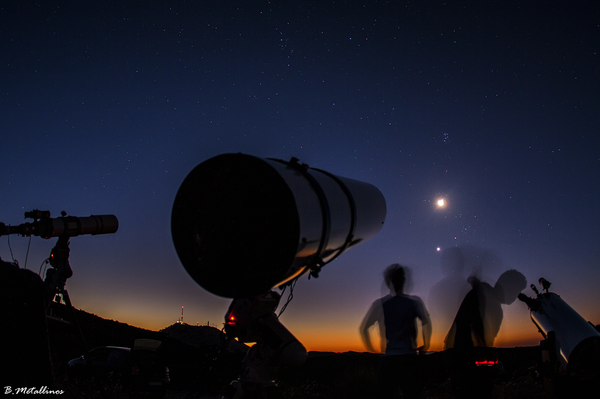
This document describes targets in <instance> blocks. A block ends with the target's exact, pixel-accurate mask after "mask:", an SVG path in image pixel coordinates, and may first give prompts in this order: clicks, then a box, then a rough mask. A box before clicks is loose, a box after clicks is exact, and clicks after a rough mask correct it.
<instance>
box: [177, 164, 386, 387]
mask: <svg viewBox="0 0 600 399" xmlns="http://www.w3.org/2000/svg"><path fill="white" fill-rule="evenodd" d="M385 215H386V204H385V198H384V197H383V195H382V194H381V192H380V191H379V190H378V189H377V188H376V187H375V186H373V185H371V184H368V183H363V182H360V181H356V180H352V179H348V178H345V177H338V176H335V175H332V174H331V173H328V172H325V171H323V170H320V169H314V168H309V167H308V166H307V165H305V164H302V163H300V162H298V160H297V159H296V158H292V159H291V160H290V161H289V162H285V161H282V160H277V159H261V158H257V157H253V156H251V155H245V154H222V155H218V156H216V157H214V158H211V159H208V160H207V161H204V162H202V163H201V164H199V165H198V166H196V168H194V169H193V170H192V171H191V172H190V174H189V175H188V176H187V177H186V178H185V180H184V181H183V183H182V184H181V187H180V188H179V191H178V192H177V196H176V197H175V201H174V204H173V211H172V214H171V234H172V236H173V243H174V245H175V250H176V251H177V254H178V255H179V259H180V260H181V263H182V264H183V266H184V267H185V269H186V270H187V272H188V273H189V275H190V276H191V277H192V278H193V279H194V280H195V281H196V283H198V284H199V285H200V286H202V287H203V288H205V289H206V290H208V291H210V292H212V293H213V294H216V295H220V296H224V297H230V298H234V300H233V301H232V303H231V306H230V308H229V310H228V311H227V314H226V315H225V331H226V332H227V336H228V337H229V338H230V339H233V338H237V339H239V340H240V341H241V342H256V345H254V346H253V347H252V348H251V350H250V351H249V352H248V354H247V356H246V359H245V360H244V364H243V372H242V375H241V376H240V379H239V380H237V381H234V382H233V383H232V386H234V387H235V396H234V397H235V398H246V397H253V398H254V397H265V398H266V397H270V396H271V395H273V393H270V392H272V391H273V390H274V389H275V390H276V384H275V383H274V380H273V379H274V376H275V372H276V370H277V368H278V367H279V366H280V365H288V366H293V365H299V364H302V363H303V362H304V360H305V358H306V349H305V348H304V346H303V345H302V344H301V343H300V342H299V341H298V340H297V339H296V338H295V337H294V335H293V334H292V333H291V332H290V331H288V330H287V329H286V328H285V327H284V326H283V324H281V322H280V321H279V319H278V318H277V316H275V310H276V308H277V306H278V304H279V299H280V295H279V294H277V293H276V292H274V291H272V290H271V289H272V288H274V287H279V286H283V285H286V284H288V285H291V287H292V288H293V282H295V281H297V278H298V277H300V276H302V275H304V274H305V273H310V275H311V276H314V277H318V275H319V272H320V270H321V268H322V267H323V266H324V265H326V264H327V263H329V262H331V261H332V260H334V259H335V258H337V257H338V256H339V255H341V254H342V253H343V252H344V251H346V250H347V249H348V248H350V247H352V246H354V245H356V244H358V243H360V242H362V241H364V240H367V239H370V238H372V237H373V236H375V235H376V234H377V233H378V232H379V231H380V230H381V228H382V226H383V222H384V220H385ZM290 298H291V296H290Z"/></svg>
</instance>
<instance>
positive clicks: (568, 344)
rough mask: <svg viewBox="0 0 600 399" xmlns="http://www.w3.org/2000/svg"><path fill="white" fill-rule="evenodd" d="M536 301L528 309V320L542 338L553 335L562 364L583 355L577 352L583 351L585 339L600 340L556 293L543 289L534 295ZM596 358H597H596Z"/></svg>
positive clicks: (588, 325)
mask: <svg viewBox="0 0 600 399" xmlns="http://www.w3.org/2000/svg"><path fill="white" fill-rule="evenodd" d="M536 301H537V302H535V306H534V307H533V308H531V310H530V315H531V320H532V321H533V323H534V324H535V325H536V326H537V327H538V329H539V330H540V332H541V333H542V335H543V336H544V337H546V338H547V337H548V336H549V335H551V333H553V334H554V339H555V340H556V350H557V354H559V355H560V356H559V359H560V361H561V363H562V365H563V366H564V367H565V368H566V367H567V366H568V365H569V367H570V368H572V367H573V365H572V364H570V363H573V360H574V358H576V359H578V358H580V357H582V356H583V355H584V354H578V352H581V351H584V352H585V351H586V350H585V349H584V348H585V346H586V342H587V341H589V340H595V341H598V340H600V333H599V332H598V331H596V329H595V328H594V327H593V326H592V325H591V324H590V323H588V322H587V321H586V320H585V319H584V318H583V317H581V315H580V314H579V313H577V312H576V311H575V309H573V308H572V307H571V306H569V304H567V303H566V302H565V301H564V300H563V299H562V298H561V297H560V296H559V295H557V294H555V293H553V292H547V293H544V294H540V295H538V297H537V299H536ZM596 361H600V358H597V359H596Z"/></svg>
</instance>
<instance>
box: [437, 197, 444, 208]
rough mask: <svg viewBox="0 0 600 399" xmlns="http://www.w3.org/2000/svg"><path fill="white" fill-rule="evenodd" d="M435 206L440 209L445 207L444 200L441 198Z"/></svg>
mask: <svg viewBox="0 0 600 399" xmlns="http://www.w3.org/2000/svg"><path fill="white" fill-rule="evenodd" d="M437 204H438V206H440V207H442V206H444V205H446V201H444V199H443V198H441V199H439V200H438V201H437Z"/></svg>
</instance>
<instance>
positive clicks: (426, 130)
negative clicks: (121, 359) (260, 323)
mask: <svg viewBox="0 0 600 399" xmlns="http://www.w3.org/2000/svg"><path fill="white" fill-rule="evenodd" d="M5 3H7V2H5ZM8 3H10V4H8V5H7V4H3V5H2V7H1V8H0V132H1V137H2V146H1V148H2V156H1V157H0V169H1V170H2V178H1V179H0V222H4V223H6V224H12V225H16V224H19V223H23V222H25V221H26V220H25V219H24V218H23V214H24V212H25V211H30V210H32V209H42V210H50V211H51V212H52V216H53V217H57V216H60V211H63V210H64V211H66V212H67V213H68V214H69V215H71V216H89V215H90V214H114V215H116V216H117V217H118V219H119V223H120V227H119V230H118V232H117V233H115V234H111V235H99V236H90V235H86V236H80V237H74V238H72V239H71V258H70V261H71V266H72V268H73V271H74V275H73V277H72V278H71V279H69V280H68V283H67V287H66V288H67V289H68V291H69V293H70V297H71V300H72V302H73V305H74V306H75V307H77V308H80V309H84V310H86V311H88V312H91V313H95V314H97V315H99V316H102V317H104V318H108V319H114V320H118V321H121V322H125V323H128V324H131V325H135V326H139V327H144V328H149V329H154V330H158V329H160V328H164V327H166V326H168V325H171V324H173V323H174V322H175V321H177V320H178V318H179V316H180V312H181V306H185V310H184V311H185V313H184V321H185V322H188V323H190V324H196V323H200V324H207V323H210V324H211V325H215V326H216V327H218V328H221V327H222V325H223V324H222V323H223V317H224V314H225V311H226V310H227V307H228V305H229V302H230V300H229V299H226V298H220V297H217V296H215V295H213V294H210V293H209V292H207V291H205V290H204V289H203V288H201V287H200V286H198V285H196V283H195V282H194V281H193V280H192V279H191V278H190V277H189V276H188V274H187V272H186V271H185V269H184V268H183V267H182V266H181V263H180V262H179V259H178V257H177V254H176V252H175V249H174V247H173V243H172V239H171V232H170V215H171V209H172V205H173V201H174V198H175V195H176V193H177V190H178V188H179V186H180V184H181V182H182V181H183V180H184V179H185V177H186V176H187V174H188V173H189V172H190V171H191V170H192V169H193V168H194V167H195V166H196V165H197V164H199V163H200V162H202V161H204V160H206V159H209V158H211V157H214V156H216V155H219V154H222V153H236V152H242V153H246V154H251V155H255V156H258V157H262V158H266V157H272V158H279V159H284V160H289V159H290V158H291V157H292V156H295V157H297V158H299V159H300V161H301V162H304V163H306V164H308V165H309V166H311V167H315V168H320V169H323V170H326V171H328V172H331V173H334V174H336V175H339V176H345V177H349V178H352V179H356V180H360V181H364V182H368V183H371V184H373V185H375V186H376V187H378V188H379V189H380V190H381V192H382V193H383V195H384V196H385V198H386V202H387V208H388V213H387V219H386V222H385V225H384V227H383V229H382V231H381V232H380V233H379V235H377V236H376V237H374V238H373V239H371V240H370V241H367V242H365V243H363V244H361V245H359V246H357V247H356V248H352V249H351V250H349V251H348V252H347V253H345V254H343V255H342V256H341V257H340V258H338V259H337V260H335V261H334V262H332V263H331V264H329V265H327V266H326V267H325V269H324V270H323V272H322V273H321V276H320V277H319V278H318V279H311V280H308V278H306V277H304V278H302V279H301V280H300V281H299V282H298V284H297V285H296V288H295V290H294V299H293V300H292V302H291V303H290V305H289V306H288V307H287V310H286V311H285V313H284V314H283V315H282V317H281V320H282V322H283V323H284V324H285V325H286V326H287V327H288V328H289V329H290V330H291V331H292V332H293V333H294V334H295V335H296V336H297V337H298V338H299V339H300V340H301V341H302V342H303V343H304V344H305V345H306V346H307V348H308V349H309V350H334V351H346V350H358V351H362V350H364V347H363V346H362V344H361V341H360V337H359V333H358V327H359V325H360V322H361V320H362V318H363V316H364V315H365V313H366V312H367V310H368V308H369V306H370V305H371V303H372V302H373V301H374V300H375V299H377V298H378V297H380V296H382V294H383V293H385V292H382V272H383V270H384V269H385V268H386V267H387V266H388V265H389V264H391V263H396V262H398V263H401V264H403V265H407V266H408V267H410V268H411V270H412V274H413V279H414V284H413V289H412V291H411V293H412V294H413V295H417V296H419V297H421V298H422V299H423V300H424V301H425V303H426V304H427V298H428V296H429V289H430V288H431V286H433V285H434V284H435V283H436V282H438V281H439V280H441V279H442V277H443V274H442V271H441V269H440V257H441V254H442V253H443V252H444V250H445V249H447V248H450V247H454V246H461V247H465V246H467V247H470V248H477V249H476V250H475V249H473V251H480V252H484V253H486V254H493V256H491V257H488V258H486V259H492V258H493V261H485V262H480V264H477V265H475V266H477V267H479V269H480V271H481V276H482V277H483V279H484V280H485V281H488V282H490V283H492V284H493V283H494V282H495V281H496V279H497V278H498V276H499V275H500V274H501V273H502V272H503V271H505V270H508V269H517V270H519V271H521V272H522V273H523V274H525V276H526V277H527V280H528V283H536V282H537V280H538V278H540V277H545V278H546V279H548V280H549V281H551V282H552V283H553V285H552V288H551V290H552V291H554V292H556V293H558V294H559V295H561V297H562V298H563V299H564V300H566V301H567V302H568V303H569V304H570V305H571V306H573V307H574V308H575V309H576V310H578V311H579V313H581V315H582V316H583V317H584V318H586V320H591V321H592V322H593V323H595V324H599V323H600V307H599V306H598V304H599V303H600V290H599V289H598V287H597V284H598V283H599V282H600V260H599V259H600V245H599V242H598V240H599V239H600V207H599V205H598V201H599V199H600V184H599V180H598V179H599V178H598V176H599V175H600V150H599V146H598V144H599V143H600V139H599V137H600V56H599V52H600V25H599V23H598V16H599V15H600V8H599V6H598V4H597V3H595V2H592V1H588V2H556V1H554V2H538V3H536V4H535V5H533V4H529V3H530V2H516V1H515V2H512V1H502V2H500V1H498V2H495V1H486V2H450V1H449V2H428V1H427V2H425V1H424V2H420V1H419V2H416V1H415V2H405V1H385V2H381V1H374V0H370V1H366V2H354V1H339V2H338V1H336V2H321V1H315V2H294V3H295V4H292V2H276V1H271V2H268V1H244V2H241V1H240V2H231V1H218V2H217V1H215V2H208V1H206V2H202V1H187V2H186V1H173V2H170V4H168V5H155V2H154V3H153V2H139V1H138V2H130V1H125V2H121V1H105V2H99V1H85V2H81V1H58V2H52V1H43V2H30V1H13V2H8ZM165 4H167V3H165ZM284 4H285V5H284ZM438 198H445V199H446V201H447V205H446V207H444V208H437V207H436V201H437V199H438ZM55 241H56V239H55V238H54V239H50V240H44V239H42V238H39V237H32V238H31V240H29V238H23V237H19V236H10V237H6V236H5V237H1V238H0V256H1V257H2V259H3V260H6V261H12V260H13V259H16V260H18V261H19V264H20V266H21V267H26V268H28V269H31V270H33V271H35V272H38V270H39V269H40V265H41V264H42V262H43V261H44V259H46V258H47V257H48V256H49V253H50V249H51V248H52V246H54V244H55ZM29 245H30V249H29V251H28V246H29ZM438 248H439V250H438ZM466 274H467V271H466V272H465V276H464V278H465V279H466V277H467V276H466ZM525 293H527V294H532V291H531V290H530V289H529V288H527V289H526V290H525ZM284 298H285V297H284ZM430 311H432V314H433V313H434V311H435V310H432V309H430ZM504 311H505V312H504V324H503V326H502V328H501V330H500V334H499V336H498V339H497V341H496V344H497V345H498V346H515V345H536V344H537V343H538V341H539V340H540V339H541V338H542V337H541V335H540V334H539V333H538V332H537V329H536V328H535V326H534V325H533V324H532V323H531V321H530V319H529V312H528V309H527V306H526V305H525V304H523V303H521V302H518V301H517V302H515V303H514V304H512V305H510V306H508V307H505V308H504ZM435 323H436V320H435V318H434V319H433V327H434V330H435V329H436V324H435ZM443 333H445V332H443ZM436 334H438V335H436V337H437V338H439V334H442V332H437V331H436ZM440 345H441V343H440V341H439V340H437V341H434V342H433V349H436V348H437V349H439V347H440Z"/></svg>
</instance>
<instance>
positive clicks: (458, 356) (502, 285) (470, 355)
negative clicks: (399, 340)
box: [445, 270, 527, 398]
mask: <svg viewBox="0 0 600 399" xmlns="http://www.w3.org/2000/svg"><path fill="white" fill-rule="evenodd" d="M469 283H470V284H471V287H472V288H471V290H470V291H469V293H468V294H467V296H465V298H464V300H463V301H462V303H461V305H460V308H459V309H458V312H457V314H456V317H455V318H454V322H453V323H452V327H451V328H450V330H449V331H448V335H447V336H446V340H445V349H451V356H450V362H451V370H450V374H451V380H452V388H453V392H454V394H455V396H456V397H459V398H475V397H477V398H482V397H489V396H490V395H491V391H492V384H493V382H494V381H493V380H494V378H495V371H497V369H498V368H499V367H501V364H500V363H499V361H498V359H497V357H496V356H495V355H494V353H493V349H492V348H493V346H494V341H495V339H496V336H497V335H498V332H499V331H500V326H501V325H502V319H503V311H502V305H503V304H504V305H510V304H512V303H513V302H514V301H515V300H516V299H517V295H518V294H519V293H520V292H521V291H522V290H523V289H525V287H526V286H527V279H526V278H525V276H524V275H523V274H522V273H520V272H518V271H517V270H508V271H506V272H504V273H503V274H502V275H501V276H500V277H499V278H498V281H497V282H496V284H495V285H494V286H493V287H492V286H491V285H490V284H488V283H485V282H482V281H481V280H479V279H478V278H477V277H474V276H472V277H470V278H469Z"/></svg>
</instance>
